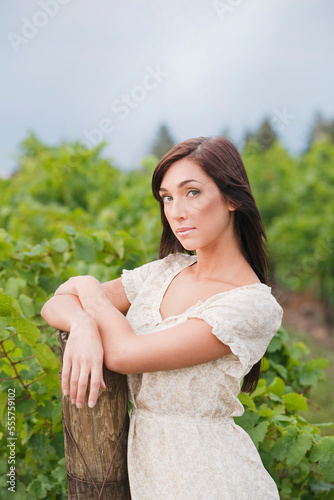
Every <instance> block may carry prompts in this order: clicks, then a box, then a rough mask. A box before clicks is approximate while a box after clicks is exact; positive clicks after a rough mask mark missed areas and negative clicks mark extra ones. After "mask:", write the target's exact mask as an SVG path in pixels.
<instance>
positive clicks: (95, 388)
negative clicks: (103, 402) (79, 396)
mask: <svg viewBox="0 0 334 500" xmlns="http://www.w3.org/2000/svg"><path fill="white" fill-rule="evenodd" d="M102 380H103V379H102V365H96V366H93V367H92V372H91V375H90V392H89V397H88V406H89V407H90V408H93V407H94V406H95V404H96V401H97V398H98V395H99V390H100V387H101V381H102ZM104 388H105V387H104Z"/></svg>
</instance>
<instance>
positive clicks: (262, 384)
mask: <svg viewBox="0 0 334 500" xmlns="http://www.w3.org/2000/svg"><path fill="white" fill-rule="evenodd" d="M266 390H267V383H266V381H265V380H263V379H262V378H260V380H259V382H258V384H257V387H256V389H255V391H254V392H253V394H252V396H253V398H256V397H257V396H261V395H262V394H264V393H265V392H266Z"/></svg>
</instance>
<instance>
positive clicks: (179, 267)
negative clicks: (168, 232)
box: [154, 254, 271, 326]
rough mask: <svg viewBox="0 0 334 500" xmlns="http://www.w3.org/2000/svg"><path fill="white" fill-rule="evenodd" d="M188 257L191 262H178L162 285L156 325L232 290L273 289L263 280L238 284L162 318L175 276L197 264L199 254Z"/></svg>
mask: <svg viewBox="0 0 334 500" xmlns="http://www.w3.org/2000/svg"><path fill="white" fill-rule="evenodd" d="M183 255H185V256H186V254H183ZM192 257H195V259H194V260H193V259H192ZM188 258H189V259H191V261H190V263H188V262H185V265H183V264H181V263H180V262H177V264H178V265H177V266H176V269H175V270H174V271H173V272H172V274H171V275H169V274H168V279H166V281H165V284H164V286H163V287H162V293H161V294H160V295H159V297H158V300H157V302H156V307H155V311H154V313H155V323H156V326H158V325H160V324H161V323H164V322H165V321H167V320H170V319H172V318H179V317H181V316H184V315H185V314H186V313H188V311H189V310H190V309H193V308H194V307H196V306H198V305H203V304H206V303H207V302H208V301H210V300H213V299H214V298H216V297H218V296H220V295H226V294H228V293H230V292H234V291H236V290H241V289H247V288H253V287H260V289H261V288H262V289H263V290H267V291H269V292H270V291H271V287H269V286H268V285H266V284H265V283H261V282H257V283H250V284H249V285H242V286H237V287H234V288H231V289H230V290H225V291H223V292H218V293H215V294H214V295H211V297H208V298H207V299H206V300H204V301H202V300H198V301H197V302H196V303H195V304H193V305H191V306H189V307H187V309H185V311H183V312H182V313H180V314H174V315H171V316H167V317H166V318H162V316H161V312H160V311H161V305H162V302H163V299H164V297H165V295H166V293H167V290H168V288H169V286H170V285H171V283H172V281H173V280H174V278H176V276H177V275H178V274H180V273H181V271H183V269H186V268H187V267H190V266H192V265H193V264H195V263H196V262H197V255H189V256H187V259H188Z"/></svg>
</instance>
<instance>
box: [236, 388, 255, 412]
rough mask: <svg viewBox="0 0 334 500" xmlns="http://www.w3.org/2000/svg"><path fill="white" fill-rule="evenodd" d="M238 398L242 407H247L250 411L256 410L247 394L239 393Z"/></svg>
mask: <svg viewBox="0 0 334 500" xmlns="http://www.w3.org/2000/svg"><path fill="white" fill-rule="evenodd" d="M238 398H239V401H240V403H241V404H242V405H244V406H249V407H250V408H251V409H252V410H255V409H256V407H255V403H254V401H253V399H252V398H251V397H250V396H249V395H248V394H245V393H244V392H241V393H240V394H239V396H238Z"/></svg>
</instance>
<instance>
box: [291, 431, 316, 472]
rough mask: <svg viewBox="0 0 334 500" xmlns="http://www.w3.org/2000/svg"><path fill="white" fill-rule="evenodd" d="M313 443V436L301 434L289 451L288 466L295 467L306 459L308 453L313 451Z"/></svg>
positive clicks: (305, 433)
mask: <svg viewBox="0 0 334 500" xmlns="http://www.w3.org/2000/svg"><path fill="white" fill-rule="evenodd" d="M312 443H313V437H312V434H310V433H309V432H306V431H305V432H301V433H300V434H299V435H298V436H297V438H296V439H295V441H294V444H293V446H292V448H291V449H290V451H289V455H288V458H287V461H286V463H287V465H289V466H291V467H295V466H296V465H298V464H299V462H300V461H301V460H302V459H303V458H304V457H305V455H306V452H307V451H308V450H310V449H311V447H312Z"/></svg>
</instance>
